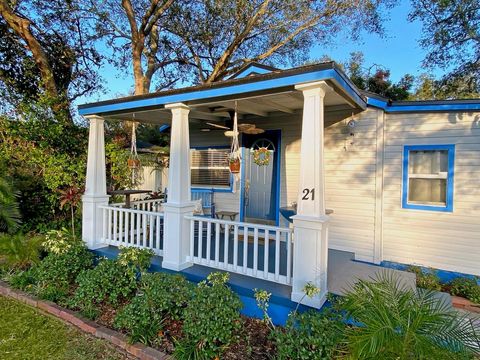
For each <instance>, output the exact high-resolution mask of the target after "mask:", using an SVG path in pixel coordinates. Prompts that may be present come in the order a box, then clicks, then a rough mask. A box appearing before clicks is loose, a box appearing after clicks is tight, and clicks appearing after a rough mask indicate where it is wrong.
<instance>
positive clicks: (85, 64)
mask: <svg viewBox="0 0 480 360" xmlns="http://www.w3.org/2000/svg"><path fill="white" fill-rule="evenodd" d="M94 21H95V20H94V19H93V18H92V17H91V16H89V15H88V13H87V12H85V8H84V4H83V2H82V1H81V0H77V1H75V0H73V1H67V2H65V1H62V0H50V1H48V2H47V1H41V0H19V1H9V0H0V35H1V38H2V44H1V45H0V81H1V82H2V83H3V84H4V89H5V90H6V92H7V94H9V95H11V97H10V99H12V98H16V99H19V100H26V101H31V100H34V101H37V100H39V99H41V100H42V101H45V102H46V103H49V104H50V105H51V108H52V110H53V111H54V112H55V113H56V114H57V115H58V118H59V119H63V120H65V121H70V122H71V116H70V111H69V105H70V102H71V101H72V100H74V99H75V98H77V97H79V96H82V95H85V94H89V93H91V92H92V91H94V90H95V89H97V88H98V86H99V79H98V76H97V74H96V69H97V67H98V66H99V64H100V61H101V57H100V55H99V54H98V52H97V51H96V49H95V46H94V45H95V41H96V40H97V38H98V36H97V34H96V33H95V31H94V26H92V23H93V22H94Z"/></svg>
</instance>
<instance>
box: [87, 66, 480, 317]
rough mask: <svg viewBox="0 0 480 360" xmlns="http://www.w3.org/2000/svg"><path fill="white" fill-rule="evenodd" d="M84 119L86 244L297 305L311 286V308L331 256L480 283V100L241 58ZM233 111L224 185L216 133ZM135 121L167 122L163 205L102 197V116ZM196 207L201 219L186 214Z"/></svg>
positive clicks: (97, 106)
mask: <svg viewBox="0 0 480 360" xmlns="http://www.w3.org/2000/svg"><path fill="white" fill-rule="evenodd" d="M79 112H80V114H81V115H83V116H84V117H86V118H87V119H88V120H89V121H90V138H89V149H88V169H87V180H86V190H85V195H84V196H83V239H84V240H85V242H86V243H87V244H88V246H89V247H90V248H92V249H97V248H102V247H105V246H108V245H114V246H118V245H127V246H140V247H149V248H152V249H154V250H155V252H156V253H157V254H158V255H159V256H161V258H160V260H159V261H160V262H161V267H162V268H164V269H170V270H173V271H187V269H192V268H193V267H194V266H197V267H202V268H207V269H210V270H211V269H220V270H226V271H230V272H231V273H233V274H238V275H240V276H245V277H247V278H250V279H252V280H251V281H254V280H255V281H257V280H261V281H264V282H266V283H272V284H278V285H279V286H282V287H284V288H286V289H287V290H288V292H289V293H290V298H291V300H292V301H296V302H298V301H300V300H301V299H302V298H303V293H302V289H303V287H304V286H305V284H306V283H308V282H312V283H314V284H316V285H317V286H318V287H319V288H320V289H321V292H320V294H319V295H318V296H316V297H315V298H314V299H303V302H304V303H305V304H307V305H309V306H313V307H317V308H319V307H321V306H322V304H323V303H324V301H325V296H326V294H327V292H328V290H329V288H328V286H329V284H331V282H330V281H331V279H330V275H329V274H328V272H329V271H330V269H337V270H335V271H338V274H339V275H338V276H340V275H341V274H340V273H342V271H343V270H342V271H340V270H341V268H342V267H343V265H342V266H340V265H338V263H337V264H336V265H335V264H330V263H331V262H332V261H330V263H329V261H328V260H329V258H328V256H329V249H330V254H332V252H333V254H335V257H336V258H339V256H340V257H341V256H342V254H350V257H351V258H353V259H352V260H353V262H350V263H349V264H350V265H351V264H354V265H352V266H360V265H362V266H366V267H367V266H368V269H372V268H378V267H377V266H372V265H367V264H365V263H370V264H376V265H385V266H387V265H388V266H394V265H395V264H418V265H422V266H426V267H434V268H438V269H442V270H445V271H450V272H461V273H466V274H474V275H480V246H479V241H480V221H479V219H478V214H479V213H480V189H479V186H478V185H479V183H478V181H479V180H478V179H479V175H480V100H447V101H399V102H396V101H393V102H391V101H389V100H388V99H385V98H382V97H381V96H378V95H375V94H371V93H367V92H364V91H360V90H359V89H357V88H356V87H355V85H354V84H353V83H352V82H351V81H350V80H349V79H348V78H347V76H346V75H345V74H344V73H343V72H342V70H341V69H340V68H339V67H338V66H337V65H336V64H335V63H333V62H326V63H320V64H316V65H309V66H303V67H298V68H293V69H289V70H277V69H274V68H270V67H266V66H261V65H258V64H251V65H249V66H248V67H246V68H245V69H243V70H242V71H240V72H239V73H237V74H235V75H234V76H233V77H232V78H230V79H228V80H225V81H221V82H218V83H214V84H207V85H199V86H193V87H188V88H183V89H175V90H168V91H161V92H158V93H152V94H148V95H141V96H131V97H126V98H121V99H114V100H110V101H102V102H98V103H93V104H86V105H82V106H80V107H79ZM235 112H236V114H237V122H238V129H239V132H240V134H239V137H238V140H239V143H240V148H241V153H242V160H241V170H240V173H239V174H237V175H235V176H233V175H232V174H230V171H229V168H228V164H227V163H226V158H227V156H228V154H229V152H230V146H231V142H232V137H227V136H225V131H231V129H232V126H233V120H232V118H234V117H235V116H232V114H234V113H235ZM133 116H134V118H135V120H136V121H140V122H149V123H156V124H169V125H171V145H170V149H171V153H170V161H169V164H170V166H169V175H168V201H167V202H166V203H165V204H161V205H159V204H158V200H143V201H138V202H136V203H135V202H134V203H133V204H134V205H133V206H132V207H131V208H125V207H122V206H121V205H119V204H109V197H108V195H107V189H106V185H105V184H106V179H105V152H104V140H103V134H104V133H103V131H104V130H103V127H104V121H115V120H116V119H121V120H131V119H132V118H133ZM230 135H231V133H230ZM192 199H197V200H200V202H201V205H202V206H200V209H198V206H197V210H201V208H202V207H204V209H203V210H204V211H205V214H203V215H199V214H196V215H194V210H195V204H194V203H192ZM197 205H198V204H197ZM212 207H214V210H213V211H212ZM212 213H214V214H216V216H215V217H212V216H211V214H212ZM209 215H210V216H209ZM349 260H350V258H349ZM334 262H335V261H334ZM392 264H393V265H392ZM350 265H349V266H350ZM339 269H340V270H339ZM331 271H334V270H331ZM357 271H360V272H361V271H362V270H361V269H360V267H359V268H358V270H357V268H355V269H354V270H352V272H357ZM343 272H345V271H343ZM335 277H336V276H333V279H332V281H335V279H334V278H335ZM327 278H328V282H327ZM332 286H333V285H332Z"/></svg>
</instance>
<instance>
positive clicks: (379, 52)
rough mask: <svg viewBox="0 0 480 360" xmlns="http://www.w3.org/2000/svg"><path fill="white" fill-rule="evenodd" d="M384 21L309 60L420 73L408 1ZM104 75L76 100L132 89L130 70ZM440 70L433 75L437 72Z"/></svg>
mask: <svg viewBox="0 0 480 360" xmlns="http://www.w3.org/2000/svg"><path fill="white" fill-rule="evenodd" d="M401 3H402V4H401V5H399V6H397V7H395V8H394V9H393V10H392V11H391V13H390V16H389V18H388V20H387V21H386V22H385V24H384V25H385V30H386V31H385V33H386V35H385V36H384V37H383V38H382V37H380V36H378V35H374V34H363V36H362V38H361V39H360V40H359V41H356V42H353V41H352V40H350V39H348V37H346V36H342V35H341V36H339V37H338V38H337V39H336V41H335V42H334V44H332V45H329V46H315V47H314V48H313V49H312V50H311V53H310V57H311V58H312V59H315V58H320V57H322V56H323V55H328V56H329V57H331V58H332V59H334V60H336V61H338V62H344V61H346V60H347V59H348V58H349V56H350V53H351V52H354V51H361V52H363V54H364V56H365V65H366V66H370V65H373V64H379V65H383V66H385V67H386V68H388V69H390V70H391V78H392V80H393V81H398V80H399V79H400V78H401V77H402V76H403V75H404V74H407V73H409V74H412V75H419V74H421V73H424V72H425V70H423V69H422V64H421V63H422V60H423V58H424V56H425V51H424V50H423V49H421V48H420V46H419V45H418V39H419V38H420V35H421V24H420V23H418V22H415V23H411V22H409V21H407V15H408V13H409V11H410V1H401ZM100 74H101V75H102V77H103V78H104V85H105V88H106V92H105V93H104V94H95V95H93V96H89V97H88V98H81V99H78V101H77V103H78V104H81V103H85V102H92V101H100V100H107V99H111V98H114V97H118V96H119V95H126V94H128V93H129V91H131V90H132V88H133V76H132V74H131V73H122V72H119V71H117V70H116V69H115V68H114V67H112V66H110V65H107V66H104V68H103V69H102V71H101V72H100ZM440 74H441V73H440V72H436V73H434V75H440Z"/></svg>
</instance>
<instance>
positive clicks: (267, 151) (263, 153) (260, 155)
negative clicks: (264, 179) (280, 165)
mask: <svg viewBox="0 0 480 360" xmlns="http://www.w3.org/2000/svg"><path fill="white" fill-rule="evenodd" d="M274 151H275V146H274V145H273V143H272V142H271V141H270V140H268V139H259V140H257V141H255V142H254V143H253V145H252V152H253V162H254V163H255V164H256V165H258V166H268V165H269V164H270V159H271V156H272V153H273V152H274Z"/></svg>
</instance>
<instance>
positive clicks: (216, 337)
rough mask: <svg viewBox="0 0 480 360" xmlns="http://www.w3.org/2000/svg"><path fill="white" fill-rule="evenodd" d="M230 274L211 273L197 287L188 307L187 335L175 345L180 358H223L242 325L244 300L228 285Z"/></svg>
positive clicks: (185, 332)
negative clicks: (241, 314) (223, 353)
mask: <svg viewBox="0 0 480 360" xmlns="http://www.w3.org/2000/svg"><path fill="white" fill-rule="evenodd" d="M227 281H228V274H227V273H212V274H210V275H209V276H208V278H207V281H202V282H201V283H199V284H198V286H197V287H196V288H195V291H194V296H193V299H192V301H190V303H189V304H188V306H187V308H186V309H185V313H184V314H185V315H184V316H185V321H184V323H183V332H184V334H185V338H184V339H182V340H181V341H180V342H179V343H178V344H177V346H176V349H175V357H176V358H177V359H190V358H192V357H195V358H198V359H212V358H215V357H220V355H221V353H222V352H223V350H224V349H225V348H226V347H227V346H228V345H229V344H231V342H232V340H233V338H234V334H235V332H237V331H238V330H239V328H240V325H241V324H240V312H239V311H240V309H241V307H242V303H241V302H240V299H239V298H238V296H237V295H236V294H235V293H234V292H233V291H232V290H231V289H230V288H229V287H228V286H227V285H226V282H227Z"/></svg>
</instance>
